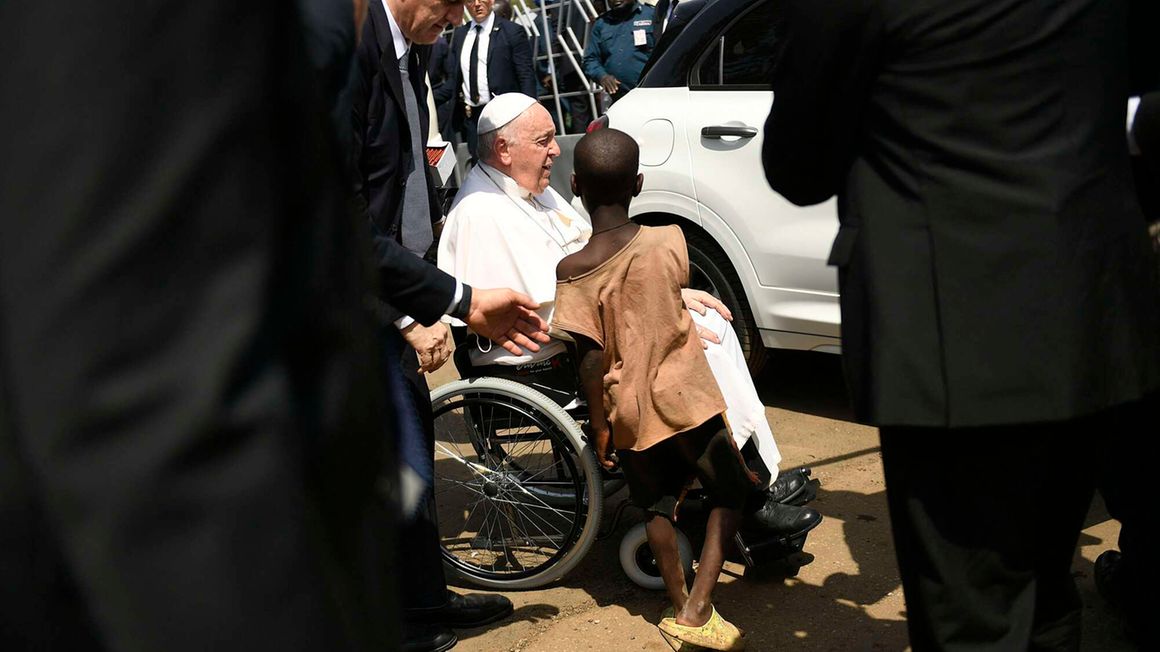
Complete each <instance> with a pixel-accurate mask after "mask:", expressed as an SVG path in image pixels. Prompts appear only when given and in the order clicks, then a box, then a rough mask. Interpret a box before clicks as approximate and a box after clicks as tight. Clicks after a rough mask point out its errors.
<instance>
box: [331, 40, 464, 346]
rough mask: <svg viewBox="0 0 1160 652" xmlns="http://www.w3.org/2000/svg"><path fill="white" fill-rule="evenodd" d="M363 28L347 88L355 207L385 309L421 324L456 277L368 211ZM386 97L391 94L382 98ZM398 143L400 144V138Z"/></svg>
mask: <svg viewBox="0 0 1160 652" xmlns="http://www.w3.org/2000/svg"><path fill="white" fill-rule="evenodd" d="M366 27H367V31H366V33H364V34H363V39H362V42H361V44H360V45H359V51H358V66H359V71H358V74H357V75H355V80H354V87H353V89H352V92H351V100H352V104H353V108H352V111H351V127H352V129H353V133H354V140H353V147H352V148H351V149H352V154H351V156H352V158H353V161H352V165H351V166H350V169H351V170H352V173H353V176H354V179H353V182H352V186H353V203H354V210H355V211H356V212H357V213H358V214H359V215H361V216H363V218H364V219H363V220H362V221H363V223H364V224H366V225H367V228H368V229H369V230H370V242H371V247H372V249H371V257H372V261H373V263H374V265H375V266H376V267H377V269H378V275H377V276H378V281H379V288H378V296H379V298H380V299H382V300H383V301H384V302H385V303H386V304H387V305H388V307H389V308H390V309H389V310H387V311H386V313H385V314H384V317H385V318H386V319H389V320H391V321H394V320H396V319H399V318H400V317H402V316H403V315H410V316H411V317H413V318H414V319H415V320H417V321H418V322H420V323H421V324H424V325H427V326H429V325H431V324H433V323H435V322H436V321H438V320H439V318H440V317H441V316H443V313H444V312H445V311H446V310H447V306H448V305H449V304H450V303H451V300H452V299H453V298H454V297H455V279H454V278H452V277H451V276H449V275H448V274H446V273H444V272H442V271H440V270H439V268H437V267H435V266H434V265H432V264H430V263H428V262H426V261H425V260H423V259H422V258H420V257H418V256H416V255H415V254H413V253H411V252H410V251H408V250H407V249H406V248H404V247H403V246H402V245H401V244H399V242H398V241H397V240H396V239H395V238H394V237H392V236H391V235H389V234H387V233H385V232H384V231H383V230H382V228H381V227H380V226H379V225H380V223H381V220H376V219H374V216H372V215H371V211H370V202H369V199H368V197H369V194H368V193H369V188H368V184H367V180H368V178H369V172H368V166H369V165H370V163H369V162H368V161H367V160H364V159H365V156H364V150H365V146H366V135H367V128H368V126H369V120H368V115H367V113H368V109H369V107H370V91H371V87H372V84H371V80H372V79H373V78H374V75H375V74H377V71H378V65H379V63H378V59H379V57H378V53H377V52H375V49H376V47H377V46H376V45H375V36H374V33H373V31H371V27H370V21H369V20H368V21H367V25H366ZM384 100H385V101H387V102H390V101H391V100H390V99H389V98H384ZM400 146H401V144H400Z"/></svg>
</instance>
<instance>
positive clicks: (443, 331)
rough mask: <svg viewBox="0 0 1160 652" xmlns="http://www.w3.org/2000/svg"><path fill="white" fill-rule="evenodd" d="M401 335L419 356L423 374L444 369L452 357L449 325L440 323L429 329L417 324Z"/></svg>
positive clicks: (405, 329)
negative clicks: (444, 365)
mask: <svg viewBox="0 0 1160 652" xmlns="http://www.w3.org/2000/svg"><path fill="white" fill-rule="evenodd" d="M400 333H402V335H403V339H404V340H407V344H410V345H411V348H413V349H415V353H417V354H418V355H419V371H420V372H422V373H430V372H432V371H435V370H436V369H438V368H439V367H442V366H443V363H444V362H447V358H448V357H450V356H451V331H450V329H449V328H448V326H447V324H444V323H441V322H440V323H436V324H435V325H434V326H430V327H428V326H424V325H422V324H418V323H415V324H411V325H410V326H408V327H406V328H404V329H403V330H402V331H400Z"/></svg>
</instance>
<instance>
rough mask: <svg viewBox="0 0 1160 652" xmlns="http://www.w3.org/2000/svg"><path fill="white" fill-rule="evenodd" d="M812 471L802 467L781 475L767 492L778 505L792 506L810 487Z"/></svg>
mask: <svg viewBox="0 0 1160 652" xmlns="http://www.w3.org/2000/svg"><path fill="white" fill-rule="evenodd" d="M812 472H813V471H811V470H810V469H808V468H806V467H802V468H799V469H794V470H792V471H786V472H785V473H779V474H778V475H777V479H776V480H774V481H773V484H772V485H771V486H770V487H769V489H767V490H766V494H768V495H769V498H770V499H771V500H773V501H774V502H777V503H784V504H790V503H793V502H794V501H795V500H797V499H798V498H800V497H801V496H802V494H803V493H805V491H806V488H807V487H809V485H810V473H812Z"/></svg>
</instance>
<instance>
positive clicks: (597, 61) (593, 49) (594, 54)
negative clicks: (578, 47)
mask: <svg viewBox="0 0 1160 652" xmlns="http://www.w3.org/2000/svg"><path fill="white" fill-rule="evenodd" d="M603 25H604V21H602V20H599V19H597V21H596V22H595V23H594V24H593V25H592V31H591V32H589V34H588V45H587V46H586V47H585V48H584V59H583V61H581V64H580V65H581V67H583V68H584V74H585V75H588V77H589V78H590V79H591V80H592V81H595V82H599V81H600V78H601V77H603V76H605V75H607V74H608V71H606V70H605V69H604V53H602V52H601V51H600V33H601V31H603V30H602V29H601V27H602V26H603Z"/></svg>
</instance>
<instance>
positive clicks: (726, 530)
mask: <svg viewBox="0 0 1160 652" xmlns="http://www.w3.org/2000/svg"><path fill="white" fill-rule="evenodd" d="M740 522H741V512H740V511H738V510H736V509H725V508H724V507H715V508H713V511H711V512H709V522H708V524H707V525H706V526H705V545H704V547H702V548H701V563H700V564H699V565H698V566H697V578H696V579H694V580H693V590H692V591H691V592H690V593H689V598H688V599H687V600H686V601H685V607H684V609H678V610H677V624H679V625H689V626H691V627H700V626H701V625H704V624H705V623H707V622H709V617H710V616H712V615H713V588H714V587H715V586H717V578H718V577H720V576H721V567H722V566H723V565H724V564H725V544H726V542H728V541H731V540H732V539H733V535H734V534H735V533H736V532H737V526H738V525H739V524H740ZM670 527H671V526H670ZM650 541H651V538H650ZM674 547H675V546H674ZM657 561H658V562H659V561H660V560H659V559H658V560H657ZM665 585H666V586H668V582H667V581H666V582H665Z"/></svg>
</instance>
